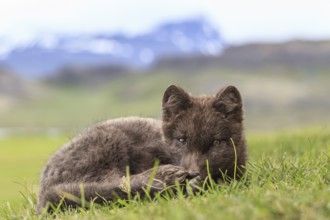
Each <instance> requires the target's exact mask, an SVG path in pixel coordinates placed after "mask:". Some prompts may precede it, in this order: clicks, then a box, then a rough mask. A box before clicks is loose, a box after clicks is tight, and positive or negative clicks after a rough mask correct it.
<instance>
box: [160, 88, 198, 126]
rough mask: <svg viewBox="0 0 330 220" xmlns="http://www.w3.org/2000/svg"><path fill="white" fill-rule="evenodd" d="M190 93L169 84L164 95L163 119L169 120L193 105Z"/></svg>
mask: <svg viewBox="0 0 330 220" xmlns="http://www.w3.org/2000/svg"><path fill="white" fill-rule="evenodd" d="M191 104H192V103H191V100H190V96H189V94H188V93H186V92H185V91H184V90H183V89H181V88H180V87H177V86H175V85H171V86H169V87H168V88H167V89H166V91H165V93H164V96H163V121H168V120H170V119H171V117H173V116H175V115H177V114H178V113H180V112H181V111H184V110H186V109H188V108H190V106H191Z"/></svg>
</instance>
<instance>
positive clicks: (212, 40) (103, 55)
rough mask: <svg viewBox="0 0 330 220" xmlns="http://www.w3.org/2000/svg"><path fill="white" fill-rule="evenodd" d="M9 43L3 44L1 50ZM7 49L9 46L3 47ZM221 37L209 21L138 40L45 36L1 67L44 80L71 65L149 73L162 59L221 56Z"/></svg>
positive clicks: (5, 56) (170, 26)
mask: <svg viewBox="0 0 330 220" xmlns="http://www.w3.org/2000/svg"><path fill="white" fill-rule="evenodd" d="M3 44H4V43H3V42H1V39H0V46H1V45H3ZM3 46H4V45H3ZM222 48H223V42H222V40H221V37H220V34H219V32H218V31H217V30H216V29H215V28H214V27H213V26H212V25H211V24H210V23H209V22H207V21H206V20H205V19H203V18H195V19H190V20H185V21H181V22H176V23H175V22H173V23H166V24H163V25H161V26H159V27H157V28H155V29H153V30H152V31H150V32H148V33H144V34H140V35H137V36H125V35H122V34H114V35H109V34H91V35H77V36H72V35H71V36H65V35H47V34H45V35H43V36H39V37H38V39H34V40H33V41H32V42H29V43H25V44H19V45H16V46H13V47H12V48H10V49H7V50H4V51H2V54H1V50H0V65H3V66H6V67H9V68H11V69H13V70H14V71H16V72H17V73H18V74H20V75H22V76H24V77H40V76H45V75H47V74H50V73H52V72H55V71H56V69H58V68H61V67H63V66H70V65H100V64H102V65H103V64H106V65H109V64H114V65H124V66H128V67H133V68H145V67H148V66H150V65H152V64H153V63H154V61H156V60H158V59H160V58H162V57H170V56H193V55H211V56H212V55H217V54H218V53H219V52H220V51H221V49H222Z"/></svg>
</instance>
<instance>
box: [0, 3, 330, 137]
mask: <svg viewBox="0 0 330 220" xmlns="http://www.w3.org/2000/svg"><path fill="white" fill-rule="evenodd" d="M329 10H330V3H329V1H326V0H313V1H312V0H290V1H284V0H277V1H262V0H250V1H243V0H231V1H225V0H218V1H215V0H214V1H212V0H196V1H189V0H166V1H165V0H159V1H154V0H140V1H133V0H131V1H130V0H121V1H115V0H56V1H55V0H25V1H19V0H13V1H1V3H0V137H2V138H4V137H7V136H10V135H25V134H42V135H50V136H52V135H61V134H74V133H76V132H77V131H79V130H80V129H81V128H83V127H86V126H88V125H91V124H93V123H95V122H98V121H101V120H105V119H110V118H114V117H121V116H128V115H138V116H147V117H156V118H160V116H161V99H162V95H163V91H164V90H165V89H166V88H167V86H169V85H170V84H176V85H180V86H182V87H183V88H185V89H187V90H188V91H190V92H191V93H193V94H214V93H215V92H217V91H218V90H219V89H220V88H221V87H222V86H224V85H228V84H233V85H235V86H237V87H238V88H239V90H240V91H241V93H242V96H243V99H244V107H245V119H246V130H247V131H264V130H274V129H287V128H294V127H301V126H310V125H328V124H329V122H330V120H329V119H330V114H329V110H330V98H329V92H330V86H329V83H330V25H329V21H330V13H329Z"/></svg>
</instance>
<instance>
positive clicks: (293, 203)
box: [0, 127, 330, 220]
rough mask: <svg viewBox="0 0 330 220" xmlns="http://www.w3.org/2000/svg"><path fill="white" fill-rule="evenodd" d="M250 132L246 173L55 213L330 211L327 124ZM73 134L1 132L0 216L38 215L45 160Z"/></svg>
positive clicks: (310, 215) (316, 215) (313, 214)
mask: <svg viewBox="0 0 330 220" xmlns="http://www.w3.org/2000/svg"><path fill="white" fill-rule="evenodd" d="M247 138H248V143H249V165H248V171H249V180H247V181H243V182H240V183H237V182H234V183H232V184H229V185H222V186H219V187H214V188H213V189H211V190H209V191H208V192H206V193H204V194H203V195H200V196H192V197H189V198H186V197H183V196H180V195H179V196H177V197H176V198H172V197H166V198H158V199H155V200H154V201H139V200H136V201H130V202H124V201H122V203H121V204H120V206H124V207H121V208H119V205H118V204H113V205H109V207H93V208H92V209H91V210H88V211H86V210H79V211H72V212H67V213H57V214H56V215H55V219H56V218H57V219H171V220H174V219H329V218H330V158H329V157H330V128H329V127H318V128H314V129H311V128H309V129H300V130H288V131H285V132H284V131H283V132H274V133H260V132H259V133H249V134H248V135H247ZM67 140H68V137H12V138H11V137H8V138H4V139H1V140H0V175H1V182H0V184H1V185H0V201H1V202H0V219H38V218H39V217H38V216H36V215H35V204H36V190H37V189H36V187H35V184H36V183H37V182H38V176H39V173H40V170H41V168H42V164H43V163H44V162H45V161H46V160H47V158H48V157H49V155H50V154H51V153H52V152H53V151H54V150H55V149H56V148H57V147H58V146H60V145H61V144H62V143H64V142H65V141H67ZM15 182H18V183H20V184H22V185H23V186H25V187H23V186H20V185H19V184H16V183H15ZM25 188H26V189H25ZM20 191H21V192H22V195H20ZM44 217H47V216H44ZM48 217H50V216H48ZM51 218H52V217H51Z"/></svg>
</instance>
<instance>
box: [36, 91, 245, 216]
mask: <svg viewBox="0 0 330 220" xmlns="http://www.w3.org/2000/svg"><path fill="white" fill-rule="evenodd" d="M162 111H163V112H162V113H163V115H162V121H159V120H155V119H149V118H138V117H128V118H120V119H115V120H109V121H105V122H102V123H99V124H96V125H95V126H94V127H91V128H89V129H87V130H86V131H84V132H82V133H81V134H80V135H78V136H77V137H75V138H74V139H73V140H71V141H70V142H69V143H67V144H65V145H64V146H63V147H61V148H60V149H59V150H58V151H57V152H56V153H55V154H54V155H53V156H52V157H51V158H50V159H49V161H48V163H47V164H46V166H45V167H44V170H43V172H42V175H41V183H40V191H39V198H38V208H37V209H38V210H37V211H38V213H39V214H40V213H42V211H43V210H44V209H47V210H50V208H49V207H50V206H49V204H52V205H53V206H57V205H59V204H60V203H65V204H66V205H67V206H79V205H82V204H79V201H80V198H81V197H84V198H85V200H86V201H87V202H89V201H92V200H93V201H94V202H95V203H100V204H102V203H104V202H105V201H114V200H116V199H118V198H122V199H127V198H128V195H129V194H130V195H131V196H134V195H137V194H140V195H143V194H144V193H145V190H144V189H145V188H146V187H147V186H148V182H149V180H150V177H151V174H152V172H153V170H154V169H153V167H154V164H155V162H156V161H158V162H159V167H158V169H157V171H156V173H155V176H154V181H152V185H151V186H149V187H150V190H151V191H150V193H151V195H153V194H154V193H155V192H160V191H162V190H163V189H164V188H165V187H166V186H172V185H175V183H179V184H184V183H185V182H187V181H190V182H191V183H192V184H195V185H196V183H197V184H199V183H201V182H203V180H205V179H206V177H207V176H211V178H212V179H213V180H215V181H218V180H222V179H223V177H224V174H225V175H226V176H227V177H229V178H232V179H239V178H240V177H241V176H242V174H243V173H244V172H245V163H246V157H247V156H246V154H247V153H246V141H245V136H244V132H243V124H242V122H243V111H242V100H241V96H240V93H239V91H238V90H237V89H236V88H235V87H233V86H228V87H225V88H223V89H222V90H221V91H219V92H218V93H217V94H216V95H215V96H202V97H195V96H190V95H189V94H188V93H186V92H185V91H184V90H183V89H181V88H179V87H177V86H174V85H172V86H170V87H168V88H167V89H166V91H165V93H164V97H163V103H162ZM234 146H235V148H234ZM206 161H208V167H207V163H206ZM235 162H236V164H235ZM127 167H129V169H128V170H129V177H130V178H129V180H130V181H125V176H126V170H127ZM208 169H209V173H208V172H207V170H208ZM235 175H236V176H235ZM127 183H129V185H128V186H127ZM125 184H126V188H125V187H123V186H125ZM75 198H76V199H75ZM77 198H79V199H77Z"/></svg>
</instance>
